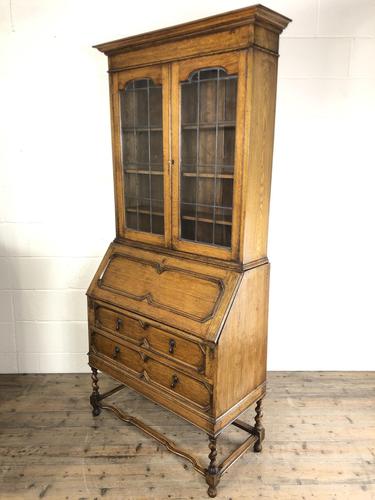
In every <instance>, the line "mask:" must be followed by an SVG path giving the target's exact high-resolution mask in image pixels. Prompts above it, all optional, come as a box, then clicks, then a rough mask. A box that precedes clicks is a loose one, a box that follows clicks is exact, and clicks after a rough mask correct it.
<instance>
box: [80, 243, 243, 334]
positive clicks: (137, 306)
mask: <svg viewBox="0 0 375 500" xmlns="http://www.w3.org/2000/svg"><path fill="white" fill-rule="evenodd" d="M239 280H240V274H239V273H236V272H235V271H231V270H228V269H223V268H219V267H216V266H212V265H208V264H204V263H201V262H196V261H193V260H188V259H183V258H176V257H169V256H166V255H162V254H158V253H154V252H151V251H147V250H140V249H135V248H133V247H124V246H123V245H116V244H112V245H111V246H110V247H109V249H108V251H107V253H106V255H105V256H104V259H103V261H102V263H101V265H100V267H99V269H98V272H97V273H96V275H95V277H94V279H93V281H92V283H91V285H90V287H89V289H88V292H87V294H88V296H89V297H91V298H93V299H96V300H102V301H104V302H108V303H111V304H115V305H116V306H118V307H121V308H123V309H126V310H127V311H132V312H134V313H137V314H140V315H142V316H145V317H147V318H149V319H154V320H155V321H158V322H160V323H164V324H166V325H169V326H172V327H174V328H178V329H180V330H184V331H185V332H188V333H191V334H193V335H195V336H197V337H199V338H201V339H204V340H207V341H215V340H216V339H217V337H218V335H219V334H220V330H221V327H222V324H223V322H224V319H225V317H226V314H227V312H228V309H229V306H230V304H231V302H232V299H233V297H234V294H235V291H236V288H237V285H238V284H239Z"/></svg>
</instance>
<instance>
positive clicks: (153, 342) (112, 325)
mask: <svg viewBox="0 0 375 500" xmlns="http://www.w3.org/2000/svg"><path fill="white" fill-rule="evenodd" d="M95 320H96V326H97V327H98V328H102V329H105V330H108V331H110V332H111V333H114V334H115V335H120V336H123V337H124V338H125V339H127V340H128V339H130V340H133V341H135V342H136V343H137V345H139V346H142V347H143V348H144V349H147V350H150V351H151V352H155V353H158V354H162V355H164V356H168V357H170V358H172V359H174V360H176V361H180V362H182V363H186V364H187V365H189V366H191V367H193V368H194V369H196V370H197V371H198V372H199V373H204V368H205V351H204V347H203V346H201V345H200V344H198V343H195V342H190V341H189V340H185V339H182V338H180V337H176V336H175V335H172V334H170V333H168V332H164V331H163V330H160V329H159V328H155V327H154V326H152V325H150V324H148V323H147V320H144V321H140V320H137V319H134V318H131V317H129V316H127V315H125V314H118V313H117V312H115V311H112V310H111V309H107V308H105V307H102V306H99V307H97V308H96V313H95Z"/></svg>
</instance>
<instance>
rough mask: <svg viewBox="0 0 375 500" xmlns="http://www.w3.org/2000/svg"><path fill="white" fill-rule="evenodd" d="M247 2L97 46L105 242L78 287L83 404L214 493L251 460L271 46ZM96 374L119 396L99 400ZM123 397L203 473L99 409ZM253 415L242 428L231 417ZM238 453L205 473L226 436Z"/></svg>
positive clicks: (257, 398)
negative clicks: (130, 392)
mask: <svg viewBox="0 0 375 500" xmlns="http://www.w3.org/2000/svg"><path fill="white" fill-rule="evenodd" d="M289 21H290V20H289V19H288V18H286V17H284V16H282V15H280V14H277V13H276V12H273V11H271V10H269V9H267V8H265V7H263V6H261V5H256V6H253V7H247V8H243V9H239V10H235V11H232V12H227V13H225V14H221V15H216V16H212V17H209V18H206V19H201V20H198V21H194V22H189V23H186V24H182V25H179V26H174V27H172V28H167V29H162V30H158V31H153V32H150V33H146V34H143V35H138V36H132V37H129V38H124V39H122V40H116V41H114V42H109V43H104V44H101V45H98V46H96V48H97V49H98V50H100V51H102V52H104V53H105V54H106V55H107V56H108V62H109V82H110V97H111V120H112V144H113V165H114V183H115V201H116V239H115V240H114V242H113V243H111V244H110V246H109V248H108V251H107V253H106V255H105V256H104V259H103V261H102V263H101V264H100V267H99V269H98V271H97V273H96V275H95V277H94V279H93V281H92V283H91V285H90V287H89V289H88V292H87V295H88V318H89V342H90V349H89V364H90V366H91V368H92V382H93V392H92V395H91V399H90V401H91V405H92V407H93V414H94V415H95V416H96V415H98V414H99V413H100V410H101V409H108V410H111V411H113V412H114V413H115V414H116V415H117V416H118V417H120V418H121V419H122V420H124V421H125V422H128V423H132V424H134V425H136V426H137V427H138V428H140V429H141V430H143V431H144V432H145V433H147V434H148V435H150V436H152V437H154V438H155V439H156V440H157V441H159V442H160V443H162V444H163V445H164V446H166V447H167V448H168V449H169V450H170V451H172V452H174V453H176V454H177V455H180V456H182V457H184V458H186V459H187V460H189V461H190V462H191V463H192V464H193V466H194V468H195V469H196V470H197V471H198V472H199V473H201V474H202V475H203V476H204V477H205V479H206V482H207V484H208V485H209V488H208V494H209V496H211V497H214V496H215V495H216V487H217V484H218V483H219V480H220V478H221V476H222V474H223V473H224V472H225V471H226V470H227V469H228V467H229V466H230V465H232V464H233V463H234V462H235V461H236V460H237V459H238V458H239V457H240V456H241V455H242V454H243V453H244V452H245V451H246V450H247V449H249V448H250V447H253V449H254V451H256V452H259V451H261V449H262V441H263V439H264V428H263V426H262V398H263V397H264V395H265V391H266V352H267V316H268V282H269V263H268V259H267V232H268V212H269V198H270V182H271V167H272V149H273V133H274V116H275V96H276V79H277V61H278V45H279V35H280V33H281V32H282V30H283V29H284V28H285V27H286V26H287V24H288V22H289ZM98 370H101V371H102V372H104V373H107V374H109V375H110V376H111V377H113V378H114V379H116V380H117V381H119V382H120V383H121V385H119V386H117V387H115V389H113V390H112V391H110V392H108V393H105V394H100V392H99V386H98ZM124 385H126V386H129V387H131V388H133V389H135V390H136V391H138V392H140V393H141V394H143V395H144V396H146V397H147V398H149V399H151V400H152V401H154V402H156V403H158V404H159V405H161V406H163V407H164V408H166V409H168V410H170V411H172V412H174V413H175V414H177V415H179V416H181V417H183V418H184V419H186V420H188V421H189V422H191V423H192V424H194V425H196V426H197V427H199V428H200V429H203V430H204V431H205V432H206V433H207V434H208V436H209V450H210V453H209V457H208V458H209V462H208V465H207V467H205V466H203V465H201V464H200V463H199V462H198V460H197V459H196V458H195V457H194V456H192V455H191V454H189V453H188V452H187V451H184V450H181V449H179V448H178V447H177V445H176V444H174V443H173V442H172V441H170V440H169V439H167V438H166V437H165V436H164V435H162V434H160V433H159V432H157V431H156V430H154V429H153V428H151V427H149V426H147V425H146V424H144V423H143V422H142V421H140V420H139V419H137V418H134V417H132V416H130V415H129V414H127V413H125V412H124V411H122V410H120V409H119V408H118V407H117V406H115V405H113V404H111V403H107V402H105V401H104V400H105V398H107V397H108V396H111V395H113V394H114V393H115V392H117V391H118V390H120V389H121V388H123V387H124ZM254 403H255V404H256V408H255V423H254V425H250V424H248V423H246V422H244V421H242V420H239V418H238V417H239V416H240V415H241V414H242V413H243V412H244V411H245V410H247V409H248V408H249V406H251V405H252V404H254ZM230 424H232V425H235V426H237V427H239V428H240V429H242V430H245V431H247V432H248V434H249V436H248V438H247V440H246V441H245V442H244V443H243V444H242V445H241V446H239V447H238V448H237V449H236V450H235V451H234V452H232V453H231V454H230V455H229V456H228V457H226V458H224V459H223V460H222V461H221V462H219V460H218V459H217V451H216V440H217V438H218V436H219V434H220V433H221V432H222V431H223V430H224V429H225V428H226V427H227V426H228V425H230Z"/></svg>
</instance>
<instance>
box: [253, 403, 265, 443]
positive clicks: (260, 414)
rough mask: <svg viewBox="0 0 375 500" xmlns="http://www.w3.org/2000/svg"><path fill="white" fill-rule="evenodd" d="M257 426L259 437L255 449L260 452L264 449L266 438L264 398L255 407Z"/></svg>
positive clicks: (255, 427)
mask: <svg viewBox="0 0 375 500" xmlns="http://www.w3.org/2000/svg"><path fill="white" fill-rule="evenodd" d="M255 413H256V415H255V426H254V429H255V431H256V435H257V437H258V439H257V441H256V443H255V445H254V451H255V453H260V452H261V451H262V442H263V440H264V434H265V431H264V427H263V424H262V418H263V399H260V400H259V401H258V402H257V404H256V407H255Z"/></svg>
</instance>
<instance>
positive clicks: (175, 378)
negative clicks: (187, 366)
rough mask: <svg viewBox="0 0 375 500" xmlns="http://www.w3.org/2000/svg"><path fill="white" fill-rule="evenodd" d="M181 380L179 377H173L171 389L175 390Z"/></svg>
mask: <svg viewBox="0 0 375 500" xmlns="http://www.w3.org/2000/svg"><path fill="white" fill-rule="evenodd" d="M178 382H179V380H178V377H177V375H173V376H172V382H171V389H174V388H175V387H176V385H177V384H178Z"/></svg>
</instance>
